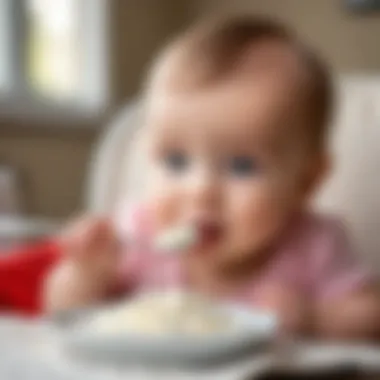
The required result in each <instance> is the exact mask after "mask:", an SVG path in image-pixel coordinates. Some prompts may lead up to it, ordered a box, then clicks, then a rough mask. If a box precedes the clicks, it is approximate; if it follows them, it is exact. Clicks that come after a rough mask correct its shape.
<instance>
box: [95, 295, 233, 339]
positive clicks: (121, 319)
mask: <svg viewBox="0 0 380 380" xmlns="http://www.w3.org/2000/svg"><path fill="white" fill-rule="evenodd" d="M235 327H236V326H235V323H234V320H233V319H232V317H231V316H230V315H229V314H228V313H227V312H225V311H223V308H221V307H218V305H216V304H214V303H213V302H212V301H210V300H209V299H207V298H204V297H202V296H199V295H195V294H190V293H181V292H175V291H172V292H162V293H147V294H143V295H140V296H139V297H137V298H136V299H134V300H132V301H128V302H125V303H124V304H121V305H118V306H116V307H113V308H110V309H109V310H107V311H103V312H100V313H99V314H98V315H97V316H96V317H95V318H94V319H93V320H92V322H91V328H92V329H94V330H95V331H96V332H98V333H107V334H119V333H133V334H140V335H152V334H154V335H168V334H185V335H204V334H215V333H222V332H226V331H229V330H231V329H234V328H235Z"/></svg>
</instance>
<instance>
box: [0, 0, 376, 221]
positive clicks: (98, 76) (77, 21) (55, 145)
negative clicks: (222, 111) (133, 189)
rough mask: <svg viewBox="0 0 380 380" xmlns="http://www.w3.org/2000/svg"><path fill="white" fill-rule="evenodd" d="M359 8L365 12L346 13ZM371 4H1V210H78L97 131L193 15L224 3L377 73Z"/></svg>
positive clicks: (84, 0)
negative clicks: (272, 19) (278, 22)
mask: <svg viewBox="0 0 380 380" xmlns="http://www.w3.org/2000/svg"><path fill="white" fill-rule="evenodd" d="M363 4H364V6H368V7H369V8H371V10H372V11H371V12H370V11H368V12H365V11H362V10H361V9H359V10H358V11H357V12H354V11H352V9H351V10H350V9H349V5H351V6H352V5H354V6H358V8H361V7H362V6H363ZM377 6H378V2H376V1H369V2H368V1H367V2H366V1H361V0H358V1H346V2H345V1H342V0H308V1H305V0H234V1H230V0H198V1H197V0H0V209H1V207H2V208H3V210H6V209H7V207H8V208H9V209H12V208H13V209H14V210H18V211H20V210H21V212H25V213H27V214H33V215H41V216H47V217H54V218H63V217H66V216H69V215H71V214H72V213H74V212H77V211H79V210H80V209H81V208H82V205H83V196H84V185H85V181H86V173H87V169H88V164H89V161H90V158H91V152H92V148H93V146H94V144H95V143H96V141H97V138H98V136H99V133H100V132H101V130H102V129H103V128H105V127H106V125H107V122H108V121H109V120H110V119H111V118H112V116H113V115H114V112H115V110H117V109H118V108H119V107H120V106H121V105H122V104H124V103H125V102H128V100H130V99H133V97H134V96H135V95H136V94H137V93H138V91H139V87H140V84H141V81H142V79H143V77H144V74H145V72H146V70H147V68H148V65H149V63H150V60H151V58H152V57H153V56H154V55H155V53H156V52H157V50H159V48H160V47H162V46H163V45H164V44H165V42H166V41H167V40H168V38H170V36H172V35H173V34H175V33H177V32H178V31H179V30H180V29H182V28H184V27H185V26H187V25H188V24H189V23H191V22H192V21H193V20H195V19H196V18H198V17H200V16H203V15H206V14H210V13H213V12H216V11H220V10H221V9H233V10H241V11H244V12H253V13H260V14H268V15H273V16H276V17H278V18H280V19H282V20H285V21H286V22H288V23H289V24H291V25H292V26H293V27H295V28H296V29H297V30H298V31H299V32H300V33H301V34H302V35H303V36H304V38H305V39H306V40H308V41H309V42H310V43H312V44H313V45H314V46H315V47H316V48H317V49H319V50H320V52H321V53H322V54H323V55H324V56H325V57H326V58H327V59H328V60H329V61H330V63H331V65H332V67H333V69H334V70H335V71H336V73H337V74H341V73H357V74H368V73H376V72H379V71H380V48H379V46H380V45H379V36H380V13H378V12H376V10H373V9H374V8H376V7H377ZM369 8H368V9H369ZM1 194H2V195H1ZM0 211H1V210H0Z"/></svg>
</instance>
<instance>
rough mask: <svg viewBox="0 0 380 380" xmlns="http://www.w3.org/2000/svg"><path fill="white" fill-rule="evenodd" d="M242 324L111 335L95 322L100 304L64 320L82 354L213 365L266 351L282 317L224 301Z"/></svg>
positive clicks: (68, 343) (74, 349)
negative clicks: (207, 330)
mask: <svg viewBox="0 0 380 380" xmlns="http://www.w3.org/2000/svg"><path fill="white" fill-rule="evenodd" d="M221 308H222V309H223V311H224V312H226V313H228V315H229V316H230V317H231V318H232V319H233V320H234V322H235V323H236V327H237V328H234V329H231V330H228V331H226V332H224V333H217V334H205V335H199V336H190V335H178V334H172V335H157V336H152V335H150V336H148V335H146V336H144V335H141V334H137V333H133V332H122V333H120V334H118V335H117V336H116V335H106V334H104V333H103V334H101V333H99V332H96V331H93V330H91V329H89V328H86V327H88V326H89V322H90V321H91V320H92V319H93V318H94V316H95V315H96V314H97V312H99V311H100V310H97V311H96V312H95V313H94V312H87V313H86V312H85V313H82V314H79V315H77V316H76V317H75V318H71V319H70V318H69V319H66V323H64V324H61V327H63V330H62V334H61V337H62V340H61V342H62V343H63V345H64V348H65V350H66V352H67V353H68V354H70V355H74V356H75V357H76V358H82V359H87V360H91V361H96V362H103V363H104V362H107V363H112V364H124V363H127V362H130V361H133V362H137V361H138V362H143V363H149V364H151V363H155V364H169V365H208V364H213V363H215V362H224V361H226V360H230V359H235V358H240V357H241V356H243V355H246V354H254V353H262V352H265V350H266V349H268V348H269V347H270V346H271V345H272V343H274V340H275V337H276V331H277V321H276V318H275V316H274V315H273V314H271V313H267V312H265V311H260V310H251V309H250V310H248V309H244V308H242V307H239V306H236V305H222V306H221Z"/></svg>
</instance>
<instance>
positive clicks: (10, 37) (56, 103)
mask: <svg viewBox="0 0 380 380" xmlns="http://www.w3.org/2000/svg"><path fill="white" fill-rule="evenodd" d="M106 3H107V0H54V1H53V0H0V56H1V57H2V58H1V60H0V109H1V105H3V106H5V107H4V112H8V111H11V110H13V111H15V112H17V113H26V114H28V115H30V113H33V114H37V115H39V114H41V113H42V114H57V113H59V112H61V113H62V116H68V115H69V116H71V115H80V116H84V115H85V116H87V115H94V114H98V113H99V112H101V111H102V110H103V109H104V107H105V106H106V105H107V99H108V96H107V75H106V74H107V72H106V71H107V70H106V63H107V62H106V56H107V52H106V38H107V36H106ZM1 112H3V110H1Z"/></svg>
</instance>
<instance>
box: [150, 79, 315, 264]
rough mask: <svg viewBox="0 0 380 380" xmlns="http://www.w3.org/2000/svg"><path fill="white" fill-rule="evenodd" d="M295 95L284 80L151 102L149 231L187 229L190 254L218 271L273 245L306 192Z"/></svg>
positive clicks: (229, 85) (231, 83) (229, 82)
mask: <svg viewBox="0 0 380 380" xmlns="http://www.w3.org/2000/svg"><path fill="white" fill-rule="evenodd" d="M298 95H299V94H298V88H297V85H296V81H294V80H293V79H292V78H291V77H290V76H289V77H286V76H284V77H281V76H280V77H277V76H276V75H274V76H273V75H267V76H265V75H264V76H261V77H258V78H257V80H256V81H253V83H252V80H251V81H249V82H247V81H245V80H244V77H243V78H240V79H239V78H231V79H226V80H225V81H223V82H220V83H218V84H217V85H214V86H210V88H207V89H202V90H199V91H195V90H194V91H192V92H191V93H186V94H184V93H181V94H179V93H171V92H170V91H169V92H167V93H163V94H162V97H161V98H160V99H158V98H157V99H155V104H154V105H152V109H151V112H150V113H149V118H148V130H149V139H150V147H151V151H150V159H151V163H152V165H151V169H152V172H151V173H149V174H150V175H149V178H150V180H151V183H150V186H149V190H150V197H149V202H150V204H149V206H150V207H151V212H152V217H153V222H154V225H155V227H156V228H157V229H158V230H160V229H163V228H166V227H171V226H175V225H177V224H181V223H195V224H196V225H197V226H199V228H200V231H201V232H200V235H201V239H200V243H199V245H197V246H196V247H194V252H193V253H194V254H196V255H199V257H202V260H211V261H212V262H213V263H216V264H218V265H223V266H228V265H232V264H238V263H242V262H244V261H245V260H246V259H248V258H252V257H254V256H256V257H258V256H259V255H260V253H261V252H263V251H265V249H266V248H267V247H268V246H269V245H271V244H272V243H274V242H275V240H276V239H277V238H278V237H279V234H280V233H281V231H282V230H283V228H284V227H285V226H286V224H287V223H288V222H289V218H291V217H292V215H294V213H295V212H296V211H297V209H298V208H300V207H301V206H302V203H303V202H304V199H305V189H306V187H307V182H308V177H307V176H308V175H309V173H308V165H307V163H308V158H309V155H308V154H307V150H308V148H307V144H306V142H305V140H304V136H303V134H302V132H301V131H302V129H304V128H305V126H304V125H302V123H303V117H302V115H301V114H300V112H299V107H297V105H298V103H297V99H299V97H298Z"/></svg>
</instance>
